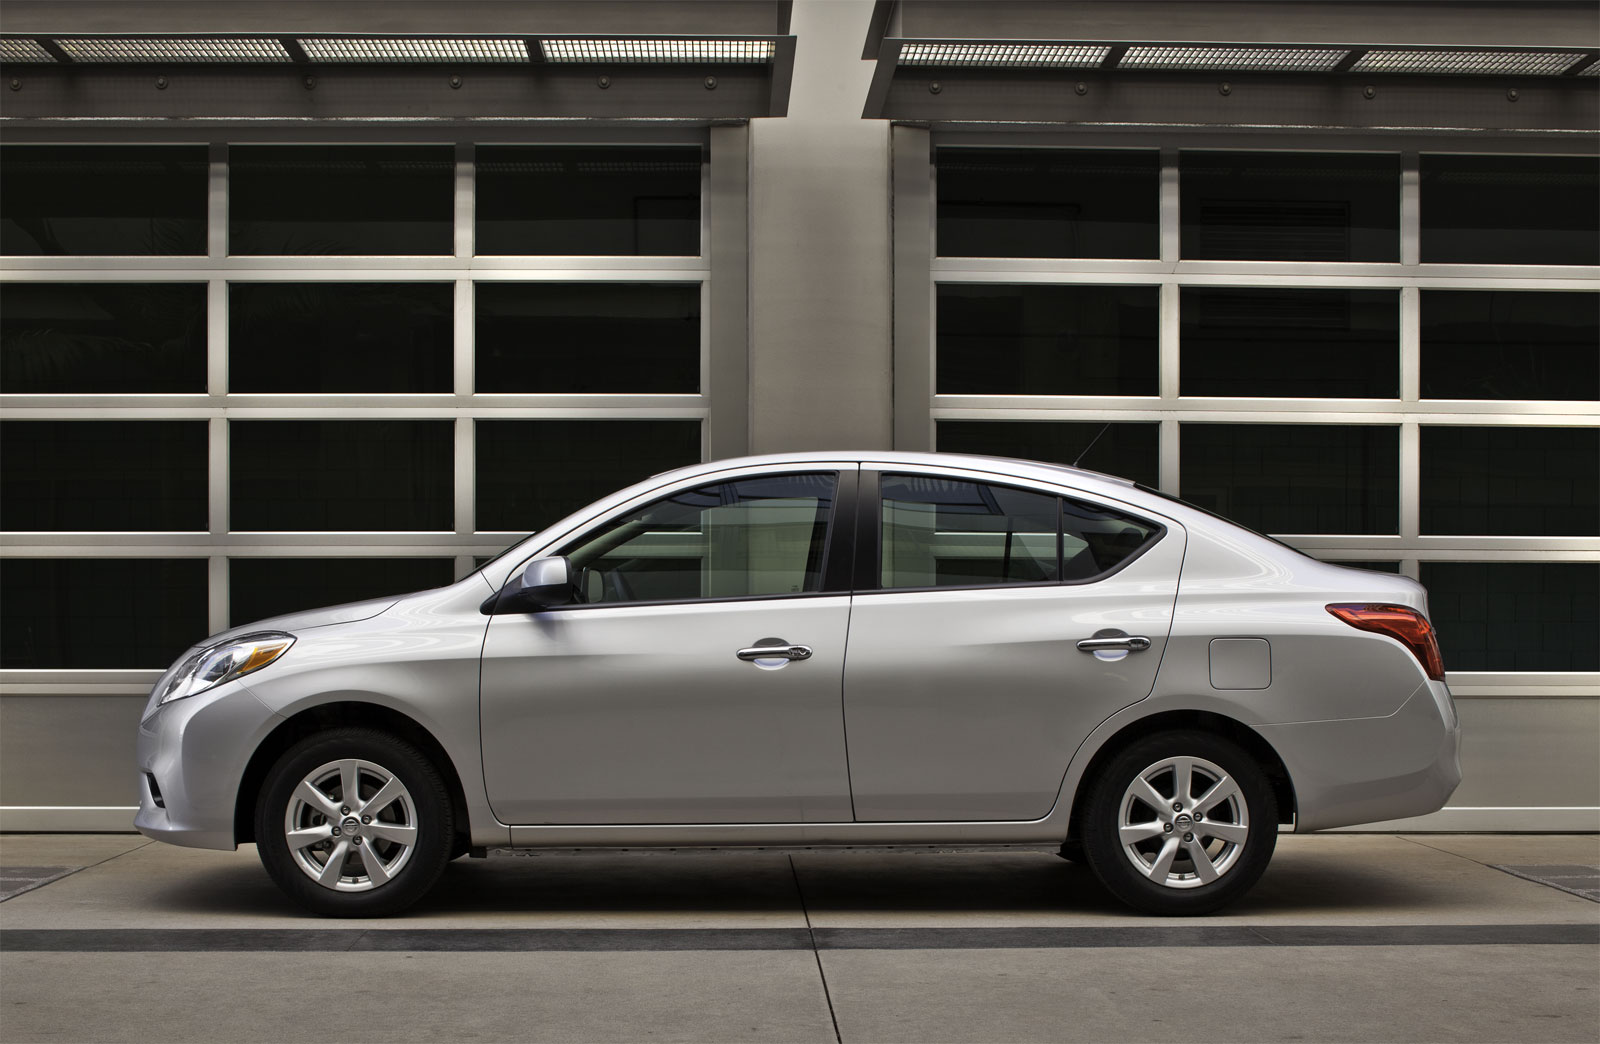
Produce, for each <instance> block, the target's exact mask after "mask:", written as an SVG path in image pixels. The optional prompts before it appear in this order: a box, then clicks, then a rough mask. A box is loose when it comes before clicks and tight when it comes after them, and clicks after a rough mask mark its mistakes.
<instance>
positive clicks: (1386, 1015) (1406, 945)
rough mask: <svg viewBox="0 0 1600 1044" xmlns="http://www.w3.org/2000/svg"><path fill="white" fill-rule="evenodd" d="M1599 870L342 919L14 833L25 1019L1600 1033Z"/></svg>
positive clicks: (1288, 861) (814, 880)
mask: <svg viewBox="0 0 1600 1044" xmlns="http://www.w3.org/2000/svg"><path fill="white" fill-rule="evenodd" d="M1502 866H1504V867H1510V868H1512V869H1511V870H1501V869H1499V867H1502ZM1597 867H1600V837H1596V836H1595V835H1581V836H1574V835H1559V836H1555V835H1512V836H1508V835H1488V836H1475V835H1405V836H1395V835H1357V834H1333V835H1324V836H1310V837H1294V836H1286V837H1284V838H1282V839H1281V841H1280V844H1279V850H1278V855H1277V856H1276V858H1275V859H1274V861H1273V864H1272V866H1271V867H1270V868H1269V869H1268V871H1267V874H1266V877H1265V878H1263V880H1262V882H1261V883H1260V885H1258V886H1257V888H1256V889H1255V890H1254V891H1253V892H1252V893H1251V894H1250V895H1249V896H1247V897H1246V899H1245V900H1244V901H1243V902H1241V903H1239V904H1238V905H1236V906H1235V907H1233V908H1231V909H1230V910H1229V911H1227V912H1226V913H1225V914H1222V915H1218V916H1212V917H1207V918H1202V919H1192V920H1161V919H1153V918H1147V917H1143V916H1139V915H1136V914H1133V913H1131V912H1128V911H1126V910H1124V909H1123V908H1121V907H1119V906H1117V905H1115V904H1114V903H1113V902H1112V901H1110V900H1109V899H1108V898H1107V897H1106V896H1105V895H1104V894H1103V892H1102V891H1101V890H1100V889H1099V887H1098V885H1097V884H1096V883H1095V881H1094V880H1093V878H1092V876H1091V875H1090V874H1089V872H1088V871H1087V870H1086V869H1084V868H1082V867H1079V866H1076V865H1072V864H1069V863H1066V862H1064V861H1062V860H1060V859H1057V858H1055V857H1054V856H1053V855H1050V854H1048V853H1042V852H1037V851H1029V850H1013V851H985V852H969V853H937V854H928V853H904V852H900V853H896V852H864V851H853V852H828V851H799V852H793V853H788V852H763V851H755V852H738V853H715V854H653V853H639V852H632V853H588V854H553V855H541V856H533V857H529V856H521V855H517V856H510V855H508V856H504V857H496V858H491V859H487V860H460V861H458V862H456V863H453V864H451V866H450V867H449V869H448V870H447V872H446V874H445V877H444V879H443V880H442V881H441V883H440V885H439V887H438V888H437V889H435V891H434V892H433V893H432V894H431V895H430V896H429V897H428V898H427V899H425V900H424V901H423V902H422V903H421V904H419V905H418V906H417V907H416V908H415V909H414V911H413V912H412V913H411V914H409V915H408V916H406V917H404V918H400V919H395V920H389V921H343V920H332V919H316V918H309V917H305V916H303V915H301V914H300V913H299V912H298V911H297V909H295V908H294V907H292V906H291V905H290V904H289V903H288V902H287V900H285V899H284V898H283V897H282V896H281V895H280V894H279V893H278V892H277V890H276V889H275V888H274V887H273V886H272V884H271V883H270V882H269V881H268V880H267V878H266V875H265V873H264V872H263V871H262V870H261V868H260V866H259V864H258V863H257V862H256V859H255V852H254V849H253V848H250V847H246V848H243V849H241V850H240V851H238V852H232V853H229V852H206V851H197V850H186V849H178V848H172V847H169V846H166V845H159V844H152V843H149V842H146V841H145V840H144V839H143V838H139V837H136V836H131V835H99V836H87V835H7V836H4V837H0V895H9V896H11V897H10V898H9V899H6V900H5V901H4V902H3V903H0V1039H3V1040H5V1041H34V1040H38V1041H56V1040H61V1041H80V1040H81V1041H98V1040H118V1041H120V1040H172V1041H188V1040H194V1041H212V1040H215V1041H258V1040H260V1041H267V1040H283V1039H310V1038H317V1039H360V1040H382V1041H412V1040H536V1041H542V1040H552V1041H554V1040H594V1041H610V1040H642V1039H649V1040H686V1041H702V1040H704V1041H720V1040H762V1041H766V1040H771V1041H1013V1040H1015V1041H1023V1040H1155V1039H1184V1040H1329V1041H1335V1040H1338V1041H1344V1040H1349V1041H1357V1040H1452V1041H1508V1040H1515V1041H1594V1040H1596V1039H1600V903H1597V902H1595V901H1594V900H1592V899H1591V898H1588V897H1587V895H1593V894H1594V892H1593V889H1594V888H1595V887H1596V882H1595V881H1594V880H1593V879H1592V878H1591V877H1590V876H1588V875H1589V874H1590V873H1591V872H1595V873H1600V870H1596V868H1597ZM1586 892H1587V895H1586V894H1585V893H1586Z"/></svg>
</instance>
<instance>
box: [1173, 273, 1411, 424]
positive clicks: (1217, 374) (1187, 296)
mask: <svg viewBox="0 0 1600 1044" xmlns="http://www.w3.org/2000/svg"><path fill="white" fill-rule="evenodd" d="M1180 302H1181V304H1180V307H1179V310H1178V311H1179V315H1180V317H1181V318H1180V328H1181V334H1180V336H1181V342H1180V343H1181V344H1182V352H1183V356H1182V377H1181V378H1180V380H1181V382H1182V383H1181V387H1182V389H1183V391H1182V394H1184V395H1215V396H1250V395H1260V396H1277V397H1283V398H1334V399H1395V398H1399V396H1400V293H1399V291H1397V290H1299V289H1284V288H1279V287H1263V288H1257V289H1250V290H1234V289H1223V288H1212V287H1188V286H1186V287H1184V288H1183V289H1182V290H1181V291H1180Z"/></svg>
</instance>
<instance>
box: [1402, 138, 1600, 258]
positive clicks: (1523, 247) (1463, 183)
mask: <svg viewBox="0 0 1600 1044" xmlns="http://www.w3.org/2000/svg"><path fill="white" fill-rule="evenodd" d="M1422 261H1423V263H1424V264H1427V263H1430V262H1436V263H1440V264H1502V265H1595V264H1600V159H1595V158H1594V157H1585V156H1423V157H1422Z"/></svg>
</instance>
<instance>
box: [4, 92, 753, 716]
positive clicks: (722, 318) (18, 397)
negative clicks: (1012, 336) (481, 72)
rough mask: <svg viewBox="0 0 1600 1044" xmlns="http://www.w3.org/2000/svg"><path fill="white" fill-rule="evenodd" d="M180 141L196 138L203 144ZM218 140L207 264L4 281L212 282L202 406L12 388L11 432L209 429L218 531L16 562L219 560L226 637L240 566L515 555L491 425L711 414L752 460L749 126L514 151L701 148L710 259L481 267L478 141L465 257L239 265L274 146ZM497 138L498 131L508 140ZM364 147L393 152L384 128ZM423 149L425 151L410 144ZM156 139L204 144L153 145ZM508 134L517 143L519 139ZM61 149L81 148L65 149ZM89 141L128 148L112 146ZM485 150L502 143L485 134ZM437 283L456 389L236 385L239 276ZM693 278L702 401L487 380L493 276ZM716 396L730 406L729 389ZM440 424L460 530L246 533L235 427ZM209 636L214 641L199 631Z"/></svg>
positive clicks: (22, 264)
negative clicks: (498, 525)
mask: <svg viewBox="0 0 1600 1044" xmlns="http://www.w3.org/2000/svg"><path fill="white" fill-rule="evenodd" d="M186 136H187V135H180V136H179V137H180V138H181V137H186ZM226 137H227V139H228V143H218V142H217V141H211V142H209V143H208V144H209V157H208V158H209V163H210V173H209V181H208V188H207V218H208V228H207V240H206V243H207V252H206V255H205V256H183V257H165V256H149V257H146V256H138V257H95V256H78V257H31V256H20V255H11V256H4V257H0V282H8V283H28V282H70V283H113V282H124V283H125V282H137V283H162V282H184V283H203V284H204V285H205V286H206V287H207V317H206V329H207V346H206V376H207V391H206V392H205V393H196V394H160V393H158V394H4V395H0V413H3V415H4V416H5V418H6V419H8V420H81V421H89V420H110V419H129V420H155V419H162V420H182V419H194V420H201V419H203V420H206V421H207V422H208V423H209V433H208V434H209V450H208V465H207V472H208V479H209V490H208V505H209V507H208V522H209V528H208V529H207V530H206V531H204V532H182V533H179V532H137V533H119V532H93V533H82V532H78V533H74V532H9V533H5V534H3V535H0V551H3V555H4V557H6V558H80V557H81V558H203V559H206V560H207V562H208V571H207V618H208V621H209V625H210V626H211V628H212V629H213V630H221V629H223V628H224V627H226V626H228V624H229V620H228V613H229V601H230V592H229V570H228V560H229V559H230V558H234V557H250V558H254V557H270V556H294V557H301V558H364V557H397V556H418V557H430V558H454V559H455V562H456V568H457V572H458V573H465V572H467V571H468V570H470V568H471V567H472V560H473V559H474V558H475V557H480V556H488V555H493V554H496V553H498V552H499V551H500V550H502V549H503V548H504V547H505V546H506V545H507V544H509V543H511V542H512V541H514V540H516V539H520V538H521V537H522V536H524V535H525V534H523V533H521V532H501V531H488V530H479V529H477V528H476V518H475V514H476V499H477V475H476V460H475V433H476V429H475V423H476V421H477V420H479V419H491V418H494V419H506V418H515V419H519V420H574V419H604V420H628V419H635V420H645V419H649V420H695V421H697V422H699V424H700V439H701V458H702V459H703V460H705V459H712V458H713V457H720V456H734V455H738V454H742V453H744V452H747V448H748V437H749V423H748V412H749V402H748V381H747V380H746V379H745V376H744V375H745V368H746V365H747V352H746V343H747V327H748V318H747V313H748V301H747V282H748V281H747V278H746V269H747V265H748V257H747V253H748V249H747V246H746V240H747V226H748V205H749V204H748V185H749V173H748V172H749V135H748V127H747V125H745V124H742V123H740V124H736V125H728V126H717V127H712V128H705V127H681V128H673V129H670V130H662V129H655V130H650V129H646V130H643V131H642V133H638V134H635V133H634V131H633V130H630V129H619V130H614V131H608V132H600V133H598V134H597V133H595V132H593V131H581V130H580V131H577V132H575V133H573V132H565V131H552V132H550V133H549V134H547V135H542V136H534V137H531V138H530V137H529V136H528V135H527V134H525V133H524V134H521V135H518V136H516V137H515V138H513V139H510V140H505V143H508V144H527V145H552V146H559V145H574V144H577V145H596V144H612V145H624V146H638V145H669V146H670V145H676V146H683V145H692V146H697V147H699V148H700V149H701V236H700V242H701V248H700V253H699V254H698V255H697V256H694V257H649V256H643V257H640V256H594V257H571V256H559V257H558V256H542V255H541V256H500V255H496V256H485V257H475V256H474V255H473V239H474V221H475V201H476V169H475V150H476V146H477V144H478V143H479V142H476V141H475V142H474V143H471V144H463V143H460V142H450V141H443V142H440V141H437V140H435V141H433V142H431V143H432V144H439V145H445V146H449V147H452V148H453V149H454V156H455V165H456V175H455V187H454V193H455V196H454V221H455V229H454V235H453V252H452V254H451V255H441V256H429V257H397V256H349V257H345V256H337V257H256V256H230V255H229V254H228V251H227V214H228V149H229V145H230V144H257V143H259V142H260V141H261V140H262V137H263V136H260V135H256V134H227V135H226ZM264 137H265V140H269V141H271V142H272V143H274V144H280V143H283V144H295V143H301V142H304V143H308V144H310V143H315V144H327V143H328V142H327V141H326V140H325V136H324V135H323V134H321V133H318V134H315V135H307V136H305V137H303V138H302V139H300V140H299V141H297V140H296V139H295V138H294V137H292V136H290V137H288V138H287V140H286V139H285V136H283V135H280V134H277V133H271V132H269V133H268V134H267V135H265V136H264ZM495 137H499V136H498V135H496V136H495ZM352 138H354V139H355V140H350V141H349V142H348V143H349V144H369V143H370V144H377V143H387V142H386V141H385V139H384V138H383V137H382V136H381V135H374V134H372V133H371V132H370V130H369V132H368V133H364V134H359V135H352ZM405 138H406V139H407V143H408V144H409V143H417V139H416V138H415V137H413V136H411V135H405ZM137 140H138V141H139V143H140V144H147V145H156V144H193V143H194V140H193V138H190V139H189V140H187V141H183V140H177V141H167V140H151V139H150V138H149V137H148V136H139V137H138V139H137ZM503 140H504V139H503ZM62 143H67V142H65V141H63V142H62ZM70 143H72V144H84V145H94V144H123V143H127V142H126V139H124V140H122V141H117V140H114V139H113V140H111V141H103V140H101V138H100V137H99V136H98V134H97V135H96V136H94V137H81V138H76V139H73V140H72V141H71V142H70ZM482 143H484V144H500V143H501V142H500V141H493V140H485V141H483V142H482ZM357 281H372V282H433V283H451V284H453V286H454V288H455V291H454V293H455V318H454V330H453V343H452V372H453V374H454V380H455V387H454V390H453V391H452V392H442V393H435V394H409V393H400V394H241V393H233V392H230V391H229V390H228V387H227V379H228V351H229V346H228V287H229V285H230V284H231V283H236V282H240V283H242V282H357ZM579 281H582V282H612V283H693V284H697V285H698V286H699V288H700V307H701V310H700V314H701V322H700V348H699V361H700V390H699V392H698V393H695V394H648V393H605V394H587V393H563V394H524V393H512V394H500V393H493V392H484V391H480V390H478V389H476V388H475V387H474V386H473V379H474V350H475V334H476V331H475V323H474V301H475V294H474V290H473V287H474V285H475V284H476V283H479V282H579ZM713 390H715V395H713ZM263 419H274V420H287V419H316V420H378V419H386V420H434V419H447V420H453V421H454V422H455V436H454V462H455V468H454V479H453V488H452V491H451V497H452V503H453V506H454V519H455V528H454V529H453V530H451V531H449V532H412V531H407V532H387V533H385V532H369V531H348V532H242V531H234V530H232V529H231V528H230V525H229V517H228V515H229V502H230V497H229V488H230V480H231V467H230V463H231V462H230V454H229V447H228V432H229V421H231V420H263ZM196 637H199V636H196ZM159 674H160V671H159V670H154V669H151V670H143V669H129V670H115V671H95V670H84V669H77V668H57V669H45V670H19V669H7V670H0V694H4V695H38V694H50V693H61V694H66V693H79V694H83V693H96V694H114V693H125V694H132V693H142V692H144V691H147V690H148V688H149V686H150V685H151V684H153V683H154V680H155V678H156V677H158V676H159Z"/></svg>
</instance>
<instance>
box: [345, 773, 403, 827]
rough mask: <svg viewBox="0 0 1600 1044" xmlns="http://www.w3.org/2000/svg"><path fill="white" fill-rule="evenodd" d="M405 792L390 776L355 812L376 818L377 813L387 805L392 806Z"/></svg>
mask: <svg viewBox="0 0 1600 1044" xmlns="http://www.w3.org/2000/svg"><path fill="white" fill-rule="evenodd" d="M405 792H406V788H405V786H404V785H403V784H401V782H400V781H399V780H398V779H395V778H394V777H393V776H390V777H389V782H387V783H385V784H384V785H383V786H381V787H379V788H378V792H377V793H376V794H374V795H372V798H371V800H369V801H367V802H365V803H364V804H362V805H361V807H360V808H359V809H358V810H357V811H360V812H364V813H366V814H367V815H369V816H373V817H374V818H376V816H377V815H378V813H379V812H382V811H383V810H384V809H385V808H387V807H389V805H391V804H393V803H394V801H395V800H396V799H397V798H399V796H400V795H401V794H404V793H405ZM351 807H352V808H354V807H355V806H354V805H352V806H351Z"/></svg>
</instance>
